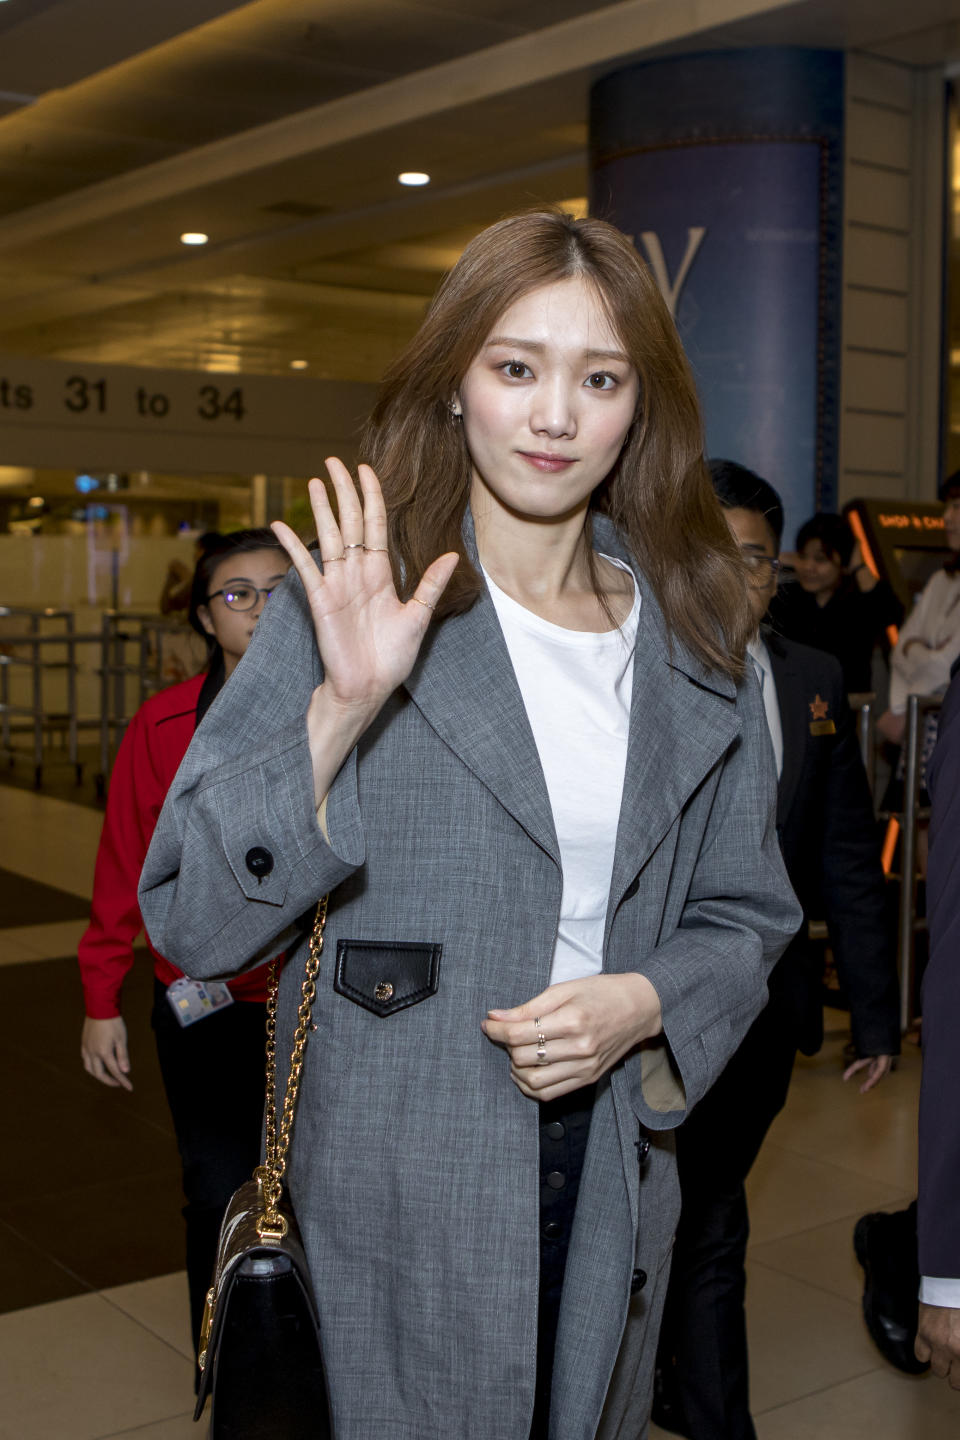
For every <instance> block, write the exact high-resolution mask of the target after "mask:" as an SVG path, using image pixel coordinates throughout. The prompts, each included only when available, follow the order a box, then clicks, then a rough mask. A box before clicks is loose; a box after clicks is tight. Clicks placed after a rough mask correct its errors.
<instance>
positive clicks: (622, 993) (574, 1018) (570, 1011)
mask: <svg viewBox="0 0 960 1440" xmlns="http://www.w3.org/2000/svg"><path fill="white" fill-rule="evenodd" d="M481 1025H482V1029H483V1032H484V1034H485V1035H486V1036H487V1038H488V1039H489V1040H492V1041H493V1042H494V1044H496V1045H502V1046H503V1047H504V1049H505V1050H507V1051H508V1052H509V1055H510V1075H511V1077H512V1079H513V1080H514V1082H515V1084H516V1085H517V1086H518V1088H519V1089H520V1090H522V1091H523V1093H524V1095H527V1096H528V1097H529V1098H530V1099H531V1100H555V1099H556V1098H557V1097H558V1096H559V1095H568V1094H569V1093H570V1092H571V1091H573V1090H579V1089H580V1088H581V1086H583V1085H592V1084H594V1083H595V1082H596V1081H597V1080H599V1079H600V1077H601V1075H605V1074H606V1073H607V1071H608V1070H610V1069H611V1068H612V1067H613V1066H614V1065H616V1063H617V1061H618V1060H620V1059H622V1057H623V1056H624V1055H626V1053H627V1051H628V1050H632V1049H633V1047H634V1046H635V1045H638V1044H639V1043H640V1041H641V1040H648V1039H650V1038H651V1037H652V1036H654V1035H659V1034H660V1032H661V1030H662V1029H663V1018H662V1015H661V1010H660V997H659V995H658V994H657V992H656V990H655V989H654V987H653V986H652V985H651V983H650V981H649V980H648V979H647V978H646V976H644V975H636V974H629V975H588V976H587V977H586V978H585V979H583V980H564V981H562V982H561V983H560V984H559V985H550V986H548V987H547V989H546V990H544V991H543V992H542V993H541V994H540V995H537V996H535V997H534V998H533V999H532V1000H527V1001H526V1002H525V1004H523V1005H517V1006H515V1007H514V1009H512V1010H490V1011H489V1012H488V1014H487V1019H486V1020H484V1021H482V1022H481ZM540 1035H542V1036H543V1037H544V1043H543V1045H542V1047H541V1046H540V1044H539V1040H538V1036H540ZM541 1048H542V1050H543V1052H544V1053H543V1055H540V1054H538V1050H539V1049H541Z"/></svg>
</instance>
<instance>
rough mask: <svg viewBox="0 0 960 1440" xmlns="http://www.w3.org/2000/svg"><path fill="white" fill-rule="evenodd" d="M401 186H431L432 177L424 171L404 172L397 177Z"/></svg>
mask: <svg viewBox="0 0 960 1440" xmlns="http://www.w3.org/2000/svg"><path fill="white" fill-rule="evenodd" d="M397 179H398V180H399V181H400V184H401V185H429V184H430V176H429V175H427V174H426V172H425V171H423V170H403V171H401V173H400V174H399V175H398V176H397Z"/></svg>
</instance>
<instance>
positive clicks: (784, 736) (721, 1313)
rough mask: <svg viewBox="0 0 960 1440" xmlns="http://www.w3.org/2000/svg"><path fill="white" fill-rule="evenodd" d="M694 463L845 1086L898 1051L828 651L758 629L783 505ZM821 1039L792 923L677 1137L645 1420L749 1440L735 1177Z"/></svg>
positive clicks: (843, 717) (852, 760)
mask: <svg viewBox="0 0 960 1440" xmlns="http://www.w3.org/2000/svg"><path fill="white" fill-rule="evenodd" d="M710 471H711V474H712V477H713V482H714V487H715V489H716V491H717V495H718V497H719V499H720V502H721V504H722V505H723V506H724V508H725V510H726V512H727V520H728V522H729V524H730V528H731V530H732V532H733V534H734V536H735V538H736V539H737V541H738V543H739V545H740V548H741V552H742V554H743V557H744V560H745V561H746V563H747V565H748V567H749V570H750V580H751V604H752V606H753V611H754V615H755V617H756V620H757V625H758V630H757V634H756V636H755V637H754V639H753V641H752V642H751V644H750V646H749V650H748V664H752V665H753V666H754V669H755V671H756V674H757V678H758V680H759V682H760V685H761V689H762V692H763V698H764V706H765V709H766V714H767V724H768V729H769V730H770V737H771V742H772V745H773V751H774V759H775V761H776V764H777V768H778V773H779V788H778V799H777V828H778V831H779V835H780V844H781V848H782V850H783V856H784V860H785V861H786V865H787V872H788V874H789V876H790V880H791V883H792V884H793V887H794V889H795V890H796V892H797V897H798V899H799V900H800V902H801V904H802V905H803V907H804V912H805V914H806V915H808V916H810V915H816V916H820V915H823V916H825V917H826V920H827V925H828V929H829V933H830V940H831V944H832V946H833V953H834V956H835V958H836V963H837V969H838V971H839V974H840V979H841V982H842V984H843V987H844V989H845V991H846V993H847V996H848V998H849V1001H850V1009H851V1024H852V1029H853V1042H854V1046H855V1048H856V1052H857V1057H858V1058H857V1059H856V1060H855V1061H854V1062H853V1063H852V1064H851V1065H850V1066H849V1067H848V1068H847V1070H846V1072H845V1073H844V1079H845V1080H847V1079H850V1078H851V1076H853V1075H854V1074H857V1073H862V1072H864V1071H865V1072H866V1077H865V1079H864V1082H863V1083H862V1085H861V1090H864V1091H866V1090H869V1089H871V1088H872V1087H873V1086H874V1085H876V1084H877V1083H878V1082H879V1081H880V1080H881V1079H882V1078H883V1076H884V1075H885V1074H886V1073H887V1071H888V1070H889V1068H890V1065H891V1057H892V1056H893V1055H894V1054H896V1053H897V1052H898V1051H899V1048H900V1027H899V1008H898V997H897V975H896V965H895V960H894V950H893V936H892V933H891V929H890V926H889V925H888V923H887V918H886V904H885V895H884V880H883V872H882V870H881V866H880V843H879V837H878V834H877V827H876V822H875V819H874V814H873V807H872V804H871V799H870V792H869V787H868V785H867V779H866V775H865V773H864V769H863V764H862V761H861V758H860V752H859V749H858V747H857V742H856V735H855V732H854V726H853V719H852V716H851V714H850V710H849V707H848V705H847V699H846V695H845V694H844V691H843V682H842V675H841V671H840V666H839V664H838V663H837V661H836V660H835V659H834V658H833V657H832V656H830V655H827V654H824V653H821V652H820V651H817V650H811V649H808V648H807V647H806V646H804V645H798V644H796V643H794V642H792V641H787V640H783V639H781V638H779V637H777V636H775V635H773V634H771V633H769V632H767V631H762V630H761V629H760V628H759V627H760V621H761V620H762V618H763V616H764V614H765V613H766V610H767V606H768V605H769V603H770V600H771V598H772V596H773V593H774V591H775V589H776V583H777V571H778V568H779V561H778V551H779V546H780V536H781V534H782V531H783V507H782V505H781V503H780V500H779V497H778V496H777V494H776V492H775V491H774V490H773V489H772V487H771V486H770V485H768V484H767V483H766V481H765V480H762V479H761V478H760V477H759V476H758V475H755V474H753V472H752V471H750V470H746V469H745V468H744V467H743V466H740V465H735V464H733V463H732V462H730V461H722V460H721V461H711V462H710ZM822 1040H823V1012H822V999H821V973H820V966H819V963H818V961H817V958H816V957H815V956H814V957H811V955H810V953H809V947H808V945H807V942H806V939H805V927H804V929H803V930H801V932H800V935H799V936H798V937H797V938H796V939H795V940H794V941H793V942H792V943H791V945H790V946H789V947H788V949H787V950H786V952H785V953H784V955H783V956H782V957H781V959H780V961H779V962H778V964H777V966H776V968H775V969H774V971H773V974H772V976H771V979H770V1000H769V1004H768V1005H767V1007H766V1009H765V1010H764V1011H763V1012H762V1013H761V1014H760V1016H759V1018H758V1019H757V1020H756V1021H755V1022H754V1024H753V1026H752V1027H751V1029H750V1030H749V1032H748V1034H747V1037H746V1039H745V1040H744V1042H743V1044H742V1046H741V1047H740V1049H739V1050H738V1051H737V1053H736V1054H735V1055H734V1057H733V1059H732V1060H731V1061H730V1062H729V1064H728V1065H727V1068H726V1069H725V1070H724V1072H723V1074H722V1075H721V1076H720V1079H719V1080H718V1081H717V1082H716V1084H715V1085H714V1087H713V1089H712V1090H711V1091H709V1093H708V1094H707V1095H706V1096H705V1097H704V1099H703V1100H701V1102H700V1104H699V1105H698V1106H697V1107H696V1109H695V1110H694V1111H693V1113H692V1114H691V1116H690V1118H689V1119H688V1120H687V1121H686V1122H685V1123H684V1124H683V1126H682V1127H681V1128H680V1130H679V1131H678V1133H677V1161H678V1168H679V1174H680V1184H681V1190H682V1195H683V1210H682V1214H681V1219H680V1225H679V1228H678V1231H677V1239H676V1244H675V1246H674V1253H673V1268H672V1273H671V1277H670V1288H669V1290H668V1294H667V1305H666V1311H665V1315H664V1321H663V1328H662V1330H661V1338H660V1350H659V1354H658V1380H659V1384H658V1390H657V1398H656V1400H655V1404H654V1411H653V1418H654V1420H655V1421H656V1422H657V1424H659V1425H660V1426H661V1427H662V1428H664V1429H667V1430H671V1431H673V1432H674V1433H676V1434H680V1435H686V1436H688V1437H690V1440H755V1436H756V1432H755V1430H754V1426H753V1421H752V1419H751V1417H750V1406H749V1387H748V1373H747V1338H746V1325H745V1318H744V1310H743V1300H744V1294H745V1290H746V1276H745V1270H744V1264H745V1258H746V1248H747V1238H748V1235H749V1220H748V1216H747V1203H746V1195H745V1191H744V1181H745V1179H746V1177H747V1174H748V1172H749V1170H750V1167H751V1166H752V1164H753V1162H754V1160H755V1159H756V1156H757V1153H758V1151H759V1149H760V1146H761V1144H762V1142H763V1139H764V1136H765V1135H766V1133H767V1131H768V1129H769V1128H770V1125H771V1123H772V1121H773V1119H774V1117H775V1116H776V1115H777V1113H778V1112H779V1111H780V1110H781V1108H782V1107H783V1104H784V1102H785V1100H786V1096H787V1089H788V1086H789V1083H790V1074H791V1071H792V1069H793V1062H794V1059H795V1058H796V1052H797V1050H802V1051H803V1052H804V1054H808V1055H809V1054H813V1053H814V1052H815V1051H816V1050H818V1049H819V1047H820V1044H821V1042H822Z"/></svg>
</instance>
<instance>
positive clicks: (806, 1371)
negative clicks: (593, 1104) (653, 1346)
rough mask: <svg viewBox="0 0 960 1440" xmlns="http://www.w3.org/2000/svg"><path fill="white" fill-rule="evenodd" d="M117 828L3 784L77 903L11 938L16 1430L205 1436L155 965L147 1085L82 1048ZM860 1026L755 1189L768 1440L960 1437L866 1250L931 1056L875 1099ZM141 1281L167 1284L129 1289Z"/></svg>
mask: <svg viewBox="0 0 960 1440" xmlns="http://www.w3.org/2000/svg"><path fill="white" fill-rule="evenodd" d="M98 831H99V816H98V815H97V814H96V812H95V811H94V810H92V809H89V808H85V807H82V806H78V805H72V804H70V803H69V802H65V801H62V800H53V799H45V798H43V797H41V796H37V795H34V794H31V793H29V792H26V791H21V790H11V789H8V788H6V787H4V788H2V789H0V869H3V870H7V871H10V872H12V875H13V877H14V880H15V878H16V877H17V876H23V877H26V878H27V879H29V880H33V881H35V882H38V883H39V884H42V885H45V886H48V887H50V888H51V889H52V890H54V891H59V892H64V893H65V894H66V896H67V897H68V899H67V901H59V900H57V899H56V898H55V897H52V896H49V895H48V896H47V897H46V902H47V904H46V908H47V911H48V912H50V911H58V913H56V914H50V913H47V914H44V915H42V916H41V915H38V917H37V921H36V923H27V924H21V923H20V921H21V920H22V919H23V916H22V914H17V915H16V916H15V918H16V920H17V923H16V924H15V926H13V927H9V928H7V929H6V930H4V929H3V928H0V967H2V968H0V1015H2V1017H3V1019H2V1024H3V1027H4V1035H3V1043H2V1044H0V1063H2V1064H3V1065H4V1066H5V1067H6V1068H5V1070H4V1072H3V1079H4V1082H5V1083H4V1084H3V1093H4V1095H5V1096H6V1098H7V1100H8V1107H7V1116H8V1133H7V1137H6V1138H7V1144H6V1145H5V1153H6V1156H7V1160H8V1162H9V1161H10V1160H11V1159H13V1160H14V1161H16V1160H17V1159H18V1157H19V1159H20V1161H21V1163H20V1164H19V1165H17V1164H15V1166H14V1169H13V1173H12V1175H11V1178H10V1179H9V1180H8V1181H7V1184H6V1185H5V1187H4V1189H3V1191H2V1192H0V1311H2V1310H5V1311H6V1312H7V1313H0V1356H2V1360H0V1440H107V1437H109V1440H188V1437H196V1436H197V1435H199V1434H202V1431H201V1430H200V1427H194V1426H193V1423H192V1420H191V1414H192V1400H191V1390H192V1383H191V1381H192V1364H191V1358H190V1347H189V1339H188V1326H187V1316H186V1284H185V1280H184V1277H183V1274H182V1272H179V1271H177V1270H175V1268H174V1267H175V1265H176V1264H177V1263H178V1261H177V1260H176V1259H175V1258H174V1257H176V1256H177V1255H178V1253H179V1245H180V1235H179V1218H178V1216H177V1207H178V1205H179V1199H178V1196H177V1176H176V1159H175V1152H174V1151H173V1149H172V1141H171V1137H170V1133H169V1126H168V1124H167V1122H166V1117H165V1114H164V1110H163V1100H162V1095H161V1093H160V1091H159V1088H158V1082H157V1078H156V1075H155V1072H154V1071H153V1070H152V1068H151V1067H152V1053H151V1046H150V1037H149V1033H148V1028H147V1025H146V1019H145V1012H146V1008H147V1003H148V999H147V997H148V993H149V966H148V965H147V964H146V963H144V964H142V965H141V966H140V967H139V973H138V974H137V978H136V979H135V981H134V989H133V991H132V992H131V995H130V1004H129V1006H128V1021H129V1022H130V1023H131V1045H132V1047H133V1054H134V1066H135V1070H134V1078H135V1085H136V1087H137V1088H136V1089H135V1091H134V1094H133V1095H132V1096H126V1095H122V1094H120V1092H116V1091H104V1090H102V1088H101V1087H98V1086H96V1085H95V1083H94V1082H93V1081H89V1082H87V1079H86V1077H84V1076H83V1075H82V1073H81V1072H80V1067H79V1059H78V1056H77V1040H78V1035H79V1023H80V1013H81V1012H80V1002H79V991H78V987H77V986H76V982H75V978H74V977H73V975H72V962H71V961H70V960H69V956H70V953H71V951H72V948H73V945H74V944H75V942H76V936H77V933H78V926H81V927H82V921H81V920H78V919H76V918H66V919H65V918H64V917H63V915H62V913H59V909H58V907H59V908H62V907H63V906H66V907H67V908H68V910H69V904H68V901H69V897H75V896H80V897H84V896H86V895H88V894H89V884H90V876H91V873H92V860H93V852H94V848H95V844H96V838H97V834H98ZM8 885H9V882H8ZM23 893H24V895H26V894H27V891H26V890H24V892H23ZM38 896H39V898H40V899H43V897H42V896H40V892H37V891H32V892H30V903H31V904H33V903H34V902H36V900H37V898H38ZM27 919H28V921H29V915H28V917H27ZM0 926H2V921H0ZM68 942H69V943H68ZM63 957H68V958H67V959H64V958H63ZM833 1022H834V1024H836V1025H837V1026H838V1027H839V1026H841V1025H842V1017H840V1016H837V1015H834V1016H833ZM843 1038H844V1035H843V1031H842V1028H837V1029H836V1030H834V1031H833V1032H832V1033H831V1034H830V1035H829V1036H828V1041H827V1044H826V1046H825V1047H824V1050H823V1052H822V1053H821V1055H819V1056H818V1057H816V1058H815V1059H813V1060H801V1061H800V1062H799V1063H798V1066H797V1071H796V1075H795V1077H794V1085H793V1090H792V1093H791V1097H790V1101H789V1103H788V1106H787V1109H786V1111H785V1112H784V1114H783V1115H782V1116H781V1117H780V1119H779V1120H778V1121H777V1123H776V1125H775V1127H774V1130H773V1132H772V1133H771V1136H770V1139H769V1140H768V1142H767V1145H766V1147H765V1149H764V1151H763V1153H762V1155H761V1157H760V1160H759V1161H758V1163H757V1166H756V1168H755V1171H754V1174H753V1175H752V1176H751V1180H750V1187H749V1188H750V1202H751V1214H752V1219H753V1241H752V1246H751V1254H750V1275H749V1289H748V1321H749V1328H750V1345H751V1365H752V1393H753V1406H754V1411H755V1414H756V1420H757V1430H758V1434H759V1437H760V1440H956V1437H957V1435H958V1434H960V1395H958V1394H955V1393H953V1392H951V1391H950V1390H949V1389H948V1388H947V1387H946V1386H945V1385H944V1384H942V1383H941V1382H939V1381H937V1380H934V1379H931V1378H929V1377H926V1378H920V1379H911V1378H908V1377H907V1376H905V1375H901V1374H899V1373H898V1372H897V1371H895V1370H893V1369H891V1368H890V1367H889V1366H887V1365H886V1364H885V1363H884V1362H883V1361H882V1360H881V1358H880V1357H879V1355H878V1354H877V1352H876V1351H875V1350H874V1348H873V1346H872V1345H871V1343H870V1341H869V1340H868V1338H867V1336H866V1333H865V1331H864V1328H863V1324H862V1320H861V1316H860V1272H859V1270H858V1268H857V1265H856V1262H855V1260H854V1258H853V1251H852V1247H851V1232H852V1229H853V1223H854V1221H855V1219H856V1218H857V1216H858V1215H860V1214H861V1213H862V1212H863V1211H865V1210H869V1209H877V1208H881V1207H889V1208H897V1207H898V1206H899V1205H900V1204H902V1203H906V1202H907V1200H908V1199H910V1198H911V1196H912V1192H913V1189H914V1183H915V1181H914V1172H915V1165H916V1154H915V1117H916V1099H917V1087H918V1082H919V1069H920V1063H919V1056H918V1054H917V1052H916V1050H915V1049H913V1048H912V1047H908V1050H907V1054H906V1055H905V1057H904V1059H903V1062H902V1064H901V1067H900V1069H899V1070H898V1071H897V1073H896V1074H894V1075H892V1076H890V1077H889V1078H888V1079H887V1080H886V1081H885V1082H884V1084H883V1085H881V1086H880V1088H879V1090H877V1091H875V1092H873V1093H872V1094H870V1095H866V1096H861V1095H859V1094H858V1093H857V1091H856V1090H855V1089H853V1088H851V1087H850V1086H845V1085H843V1084H842V1083H841V1080H840V1049H841V1046H842V1043H843ZM138 1057H139V1062H138ZM138 1063H139V1066H140V1070H139V1074H138V1072H137V1069H136V1067H137V1064H138ZM91 1087H92V1088H91ZM11 1098H12V1103H11ZM144 1213H150V1214H151V1215H152V1216H153V1217H154V1219H153V1220H152V1221H151V1223H150V1225H148V1226H147V1227H143V1226H142V1225H138V1217H139V1216H141V1215H143V1214H144ZM67 1216H69V1217H71V1218H70V1223H69V1225H68V1224H67V1223H66V1221H65V1217H67ZM164 1257H168V1258H167V1260H166V1263H164ZM158 1267H159V1268H161V1269H165V1270H168V1271H170V1272H172V1273H157V1269H158ZM134 1276H147V1277H149V1278H139V1279H137V1280H135V1281H134V1283H121V1282H123V1281H129V1280H131V1278H132V1277H134ZM44 1301H46V1302H48V1303H39V1302H44ZM662 1434H663V1432H658V1431H656V1430H655V1429H654V1430H651V1440H652V1437H654V1436H662Z"/></svg>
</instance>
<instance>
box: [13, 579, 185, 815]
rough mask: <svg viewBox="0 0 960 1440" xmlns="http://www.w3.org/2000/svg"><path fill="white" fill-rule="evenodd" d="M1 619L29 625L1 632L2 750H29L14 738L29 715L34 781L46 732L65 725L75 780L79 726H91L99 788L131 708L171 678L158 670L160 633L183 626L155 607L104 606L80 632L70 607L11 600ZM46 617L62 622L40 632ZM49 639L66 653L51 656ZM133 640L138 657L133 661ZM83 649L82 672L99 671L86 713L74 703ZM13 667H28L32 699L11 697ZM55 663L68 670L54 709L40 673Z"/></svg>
mask: <svg viewBox="0 0 960 1440" xmlns="http://www.w3.org/2000/svg"><path fill="white" fill-rule="evenodd" d="M5 619H9V620H15V621H23V622H25V624H26V627H27V628H26V632H25V633H23V634H16V633H13V634H3V635H0V756H2V757H3V758H6V759H7V760H9V761H10V763H11V764H12V763H13V762H14V761H15V760H16V759H18V758H21V757H23V755H24V754H30V751H29V750H25V749H24V747H22V746H17V745H15V744H14V727H15V725H16V722H17V720H21V721H25V722H27V723H26V728H27V730H28V732H29V733H30V734H31V737H32V746H31V749H32V757H31V758H32V761H33V769H34V785H35V786H36V788H37V789H39V788H41V786H42V784H43V771H44V762H45V757H46V755H47V752H48V749H49V747H48V745H47V743H46V742H47V740H48V738H49V737H50V736H51V735H53V734H59V733H61V732H64V731H65V733H66V735H67V754H68V758H69V761H70V763H71V764H72V765H73V767H74V771H75V775H76V781H77V784H80V783H82V779H83V765H82V763H81V760H80V748H79V732H80V730H81V729H91V728H95V729H96V730H97V731H98V733H99V739H100V770H99V773H98V775H97V777H96V785H97V791H98V793H99V794H100V795H101V796H102V795H103V794H104V793H105V791H106V782H107V775H108V773H109V769H110V763H111V759H112V756H113V754H114V753H115V751H116V748H117V746H118V745H119V743H120V739H121V737H122V735H123V731H124V730H125V729H126V726H127V724H128V723H129V720H130V715H131V714H132V712H133V710H134V709H136V708H137V706H139V705H140V704H142V703H143V701H144V700H145V699H146V698H147V697H148V695H150V694H152V693H153V692H154V691H155V690H159V689H162V688H163V686H164V685H165V684H166V683H169V681H168V680H166V679H165V678H164V673H163V672H164V638H165V637H166V636H168V635H182V634H183V627H182V626H180V625H178V624H177V623H176V622H173V621H170V620H168V619H166V618H164V617H163V616H159V615H155V614H153V613H146V612H138V611H116V610H108V611H106V612H104V614H103V617H102V621H101V626H100V629H99V630H98V631H90V632H85V633H81V632H79V631H77V629H76V628H75V616H74V612H73V611H71V610H55V609H52V608H46V609H42V610H30V609H27V608H24V607H20V606H11V605H6V606H0V620H5ZM47 621H61V622H63V625H64V629H63V630H62V631H61V632H54V633H47V634H44V633H42V632H41V626H42V625H43V624H44V622H47ZM51 647H59V649H60V650H61V651H62V652H63V654H62V655H56V656H54V657H53V658H48V656H50V652H51ZM131 647H133V655H134V657H135V658H134V659H133V661H132V662H131V658H130V649H131ZM83 651H86V652H87V653H88V654H90V655H91V658H90V662H89V665H88V667H87V673H90V674H94V675H97V676H98V677H99V702H100V703H99V706H98V714H97V715H95V716H90V717H82V716H81V715H80V713H79V706H78V695H79V687H78V676H79V675H80V673H81V669H82V668H84V667H82V666H81V663H80V658H79V657H80V654H81V652H83ZM21 652H23V653H21ZM91 652H92V654H91ZM18 670H19V671H21V672H22V671H27V672H29V677H30V678H29V692H30V703H29V704H27V703H23V698H22V697H21V701H20V702H19V703H18V702H17V701H15V700H12V699H11V694H10V680H11V675H12V674H13V673H15V672H17V671H18ZM57 671H59V672H62V673H63V674H64V677H65V696H66V708H65V709H63V708H58V709H53V708H50V707H49V706H48V705H47V704H46V703H45V696H46V692H45V686H44V681H45V679H46V678H47V676H48V675H50V674H52V673H53V672H57ZM131 678H132V679H134V680H135V681H136V685H135V690H136V701H135V704H134V705H133V706H132V708H131V709H130V711H129V713H128V707H127V683H128V681H129V680H130V679H131Z"/></svg>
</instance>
